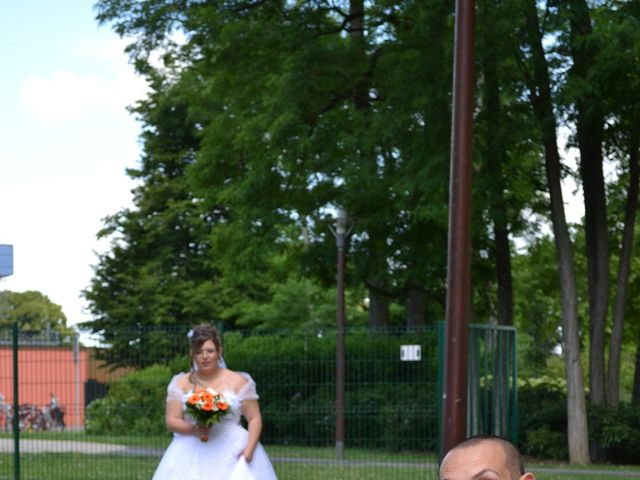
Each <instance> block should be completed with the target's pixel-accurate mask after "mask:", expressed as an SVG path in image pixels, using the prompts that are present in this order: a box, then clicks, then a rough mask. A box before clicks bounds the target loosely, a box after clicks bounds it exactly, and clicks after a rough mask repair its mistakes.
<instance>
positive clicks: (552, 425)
mask: <svg viewBox="0 0 640 480" xmlns="http://www.w3.org/2000/svg"><path fill="white" fill-rule="evenodd" d="M518 408H519V413H520V449H521V450H522V453H524V454H527V455H532V456H535V457H540V458H548V459H554V460H564V459H566V458H567V457H568V451H567V433H566V429H567V394H566V389H565V387H564V384H562V383H558V381H557V379H551V378H546V377H541V378H537V379H530V380H528V381H527V382H525V383H523V384H521V385H520V387H519V391H518Z"/></svg>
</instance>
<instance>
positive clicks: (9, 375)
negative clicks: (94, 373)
mask: <svg viewBox="0 0 640 480" xmlns="http://www.w3.org/2000/svg"><path fill="white" fill-rule="evenodd" d="M87 358H88V354H87V352H86V351H85V350H80V352H79V354H78V361H77V362H76V363H74V357H73V351H72V350H71V348H69V347H61V348H56V347H25V346H21V347H20V350H19V352H18V383H19V387H20V393H19V395H20V397H19V401H20V403H21V404H22V403H35V404H37V405H38V406H39V407H40V408H42V407H43V406H44V405H47V404H48V403H49V402H50V399H51V393H55V395H56V396H57V397H58V402H59V403H60V404H61V405H63V406H64V408H65V417H64V420H65V423H66V425H67V427H72V428H73V427H76V428H77V427H81V426H82V425H83V424H84V385H85V382H86V381H87ZM0 393H2V394H3V395H4V397H5V401H6V402H8V403H11V404H13V353H12V350H11V348H9V347H0Z"/></svg>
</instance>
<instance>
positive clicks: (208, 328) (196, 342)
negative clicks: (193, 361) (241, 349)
mask: <svg viewBox="0 0 640 480" xmlns="http://www.w3.org/2000/svg"><path fill="white" fill-rule="evenodd" d="M189 333H190V335H189V348H190V350H191V355H192V356H193V354H194V353H195V352H196V350H198V349H199V348H200V347H201V346H202V345H203V344H204V342H206V341H207V340H211V341H212V342H213V344H214V345H215V346H216V348H217V349H218V350H220V348H221V347H222V336H221V335H220V332H219V331H218V329H217V328H216V327H214V326H213V325H209V324H208V323H203V324H202V325H198V326H197V327H193V330H191V331H190V332H189Z"/></svg>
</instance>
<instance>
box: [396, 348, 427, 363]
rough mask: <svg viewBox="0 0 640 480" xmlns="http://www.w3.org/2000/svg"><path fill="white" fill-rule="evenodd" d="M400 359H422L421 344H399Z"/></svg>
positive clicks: (415, 360)
mask: <svg viewBox="0 0 640 480" xmlns="http://www.w3.org/2000/svg"><path fill="white" fill-rule="evenodd" d="M400 360H402V361H403V362H419V361H420V360H422V346H421V345H400Z"/></svg>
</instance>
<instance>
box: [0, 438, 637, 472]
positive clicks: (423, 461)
mask: <svg viewBox="0 0 640 480" xmlns="http://www.w3.org/2000/svg"><path fill="white" fill-rule="evenodd" d="M21 437H22V438H24V439H25V440H45V441H47V442H56V443H57V442H63V443H64V442H71V441H74V442H89V443H91V442H94V443H100V444H111V445H127V446H130V447H135V448H138V449H139V448H140V447H143V448H144V453H143V454H140V453H137V454H134V453H132V452H128V453H127V452H125V453H122V452H120V453H118V454H101V455H96V454H92V453H88V454H87V453H73V452H69V453H26V452H24V451H23V452H22V453H21V457H20V473H21V475H20V478H21V479H22V480H84V479H90V480H142V479H144V480H149V479H150V478H151V477H152V475H153V472H154V471H155V468H156V466H157V464H158V461H159V455H160V453H161V451H162V449H163V448H164V447H166V445H168V443H169V440H170V438H169V437H168V436H166V435H163V436H157V437H106V436H93V437H92V436H87V435H84V434H81V433H52V432H51V433H49V432H46V433H38V434H33V433H32V434H25V435H22V436H21ZM0 438H3V439H4V441H5V442H6V441H7V440H9V437H8V436H6V435H0ZM91 448H92V446H91V445H87V449H88V451H89V452H91ZM266 449H267V452H268V453H269V456H270V457H271V458H272V460H273V463H274V467H275V469H276V471H277V474H278V478H279V480H299V479H304V480H327V479H328V480H341V479H343V480H376V479H385V480H422V479H424V480H437V468H436V464H437V458H436V457H435V456H434V455H433V454H425V453H397V452H388V451H373V450H362V449H348V450H346V452H345V456H344V459H343V460H341V461H338V460H336V458H335V452H334V450H333V449H332V448H312V447H291V446H288V447H283V446H276V445H266ZM23 450H24V449H23ZM135 452H139V450H136V451H135ZM527 460H528V461H527V469H528V470H530V471H532V472H533V473H535V474H536V478H537V479H538V480H569V479H578V480H596V479H597V480H602V479H605V480H606V479H607V478H610V479H612V480H615V479H622V478H637V479H638V480H640V466H634V467H622V466H611V465H592V466H588V467H570V466H568V465H566V464H562V463H548V462H539V461H535V460H531V459H527ZM590 470H592V471H595V472H594V473H588V472H589V471H590ZM13 471H14V455H13V454H12V453H0V480H13V479H14V475H13Z"/></svg>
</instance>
